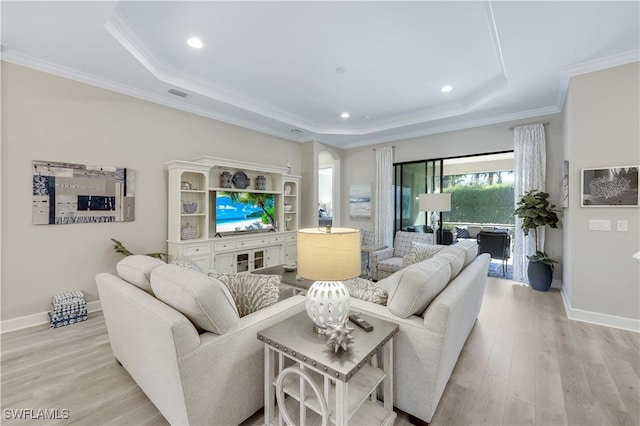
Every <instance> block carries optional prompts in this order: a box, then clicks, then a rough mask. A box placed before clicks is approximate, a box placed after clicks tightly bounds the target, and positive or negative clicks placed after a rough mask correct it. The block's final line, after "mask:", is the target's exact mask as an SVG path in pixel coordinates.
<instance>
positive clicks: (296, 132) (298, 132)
mask: <svg viewBox="0 0 640 426" xmlns="http://www.w3.org/2000/svg"><path fill="white" fill-rule="evenodd" d="M289 131H290V132H291V133H295V134H296V135H299V134H300V133H302V130H300V129H291V130H289Z"/></svg>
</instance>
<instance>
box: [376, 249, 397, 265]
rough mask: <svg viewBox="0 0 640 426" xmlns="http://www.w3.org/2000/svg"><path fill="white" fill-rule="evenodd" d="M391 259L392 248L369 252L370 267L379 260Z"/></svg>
mask: <svg viewBox="0 0 640 426" xmlns="http://www.w3.org/2000/svg"><path fill="white" fill-rule="evenodd" d="M392 257H393V247H387V248H386V249H382V250H378V251H374V252H371V265H372V266H374V265H375V264H376V263H378V262H380V261H381V260H385V259H391V258H392Z"/></svg>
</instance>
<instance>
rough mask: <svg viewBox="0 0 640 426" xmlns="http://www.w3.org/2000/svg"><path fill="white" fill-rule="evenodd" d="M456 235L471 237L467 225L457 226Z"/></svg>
mask: <svg viewBox="0 0 640 426" xmlns="http://www.w3.org/2000/svg"><path fill="white" fill-rule="evenodd" d="M456 237H458V238H471V235H469V230H468V229H467V228H466V227H459V226H456Z"/></svg>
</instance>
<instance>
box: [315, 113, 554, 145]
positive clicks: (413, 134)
mask: <svg viewBox="0 0 640 426" xmlns="http://www.w3.org/2000/svg"><path fill="white" fill-rule="evenodd" d="M560 111H561V109H560V108H558V107H557V106H555V105H552V106H548V107H544V108H537V109H532V110H528V111H521V112H517V113H512V114H503V115H498V116H493V117H490V118H486V119H481V120H471V121H465V122H461V123H454V124H447V125H443V126H435V127H430V128H427V129H419V130H413V131H410V132H404V133H402V132H400V133H396V134H394V135H392V136H381V137H378V138H369V139H366V140H362V141H358V142H354V143H348V144H345V145H344V146H342V149H350V148H360V147H363V146H369V145H377V144H380V143H387V142H398V141H401V140H406V139H412V138H419V137H423V136H430V135H437V134H440V133H447V132H455V131H459V130H466V129H471V128H474V127H482V126H489V125H492V124H499V123H506V122H510V121H516V120H523V119H528V118H532V117H541V116H544V115H550V114H557V113H559V112H560ZM321 139H322V138H321V137H320V138H318V141H319V142H323V143H330V142H327V141H322V140H321Z"/></svg>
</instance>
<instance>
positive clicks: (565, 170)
mask: <svg viewBox="0 0 640 426" xmlns="http://www.w3.org/2000/svg"><path fill="white" fill-rule="evenodd" d="M561 179H562V181H561V182H560V195H561V197H562V206H561V207H562V208H564V209H566V208H569V162H568V161H567V160H564V161H563V162H562V175H561Z"/></svg>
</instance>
